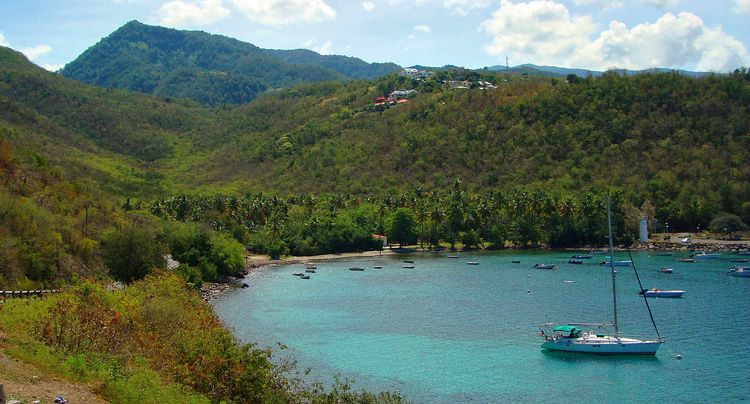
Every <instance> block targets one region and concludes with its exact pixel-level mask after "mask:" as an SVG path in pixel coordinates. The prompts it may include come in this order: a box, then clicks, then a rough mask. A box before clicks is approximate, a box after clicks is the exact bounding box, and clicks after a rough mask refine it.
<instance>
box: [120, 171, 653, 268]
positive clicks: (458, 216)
mask: <svg viewBox="0 0 750 404" xmlns="http://www.w3.org/2000/svg"><path fill="white" fill-rule="evenodd" d="M611 200H612V209H613V218H614V223H613V226H614V231H615V238H616V241H617V242H618V243H620V244H625V245H628V244H630V243H632V241H633V240H634V237H635V236H637V229H638V222H639V220H640V217H641V208H640V207H636V206H634V205H632V204H630V203H629V202H628V201H627V200H625V199H624V196H623V193H622V192H620V191H614V192H612V194H611ZM130 203H131V204H133V205H134V206H137V207H139V208H141V209H146V210H149V211H150V212H151V213H153V214H154V215H155V216H158V217H163V218H166V219H170V220H175V221H178V222H179V221H185V222H191V221H194V222H198V223H203V224H206V225H207V226H210V227H211V228H212V229H214V230H216V231H221V232H225V233H227V234H231V235H232V236H233V237H234V238H235V239H236V240H238V241H240V242H242V243H243V244H245V245H247V246H248V248H249V249H250V250H253V251H256V252H264V253H268V254H270V255H279V254H287V253H290V254H293V255H311V254H322V253H332V252H347V251H363V250H373V249H377V248H379V247H380V246H381V242H380V241H379V240H378V239H377V237H373V236H374V235H386V236H387V237H388V241H389V242H391V243H394V244H415V243H418V244H420V245H422V246H423V247H425V248H434V247H438V246H440V245H446V244H447V245H450V246H451V247H455V245H456V244H457V243H460V244H461V245H462V246H463V247H464V248H479V247H491V248H506V247H517V248H524V247H529V246H540V245H549V246H551V247H581V246H599V245H604V244H605V242H606V240H605V236H606V234H607V229H606V218H605V217H606V216H605V214H606V209H605V195H604V193H601V192H600V193H591V192H585V193H581V194H559V193H549V192H543V191H531V190H528V189H523V188H519V189H514V190H511V191H507V192H502V191H490V192H487V193H482V194H478V193H470V192H467V191H466V190H465V189H464V186H463V185H462V183H461V182H460V181H458V180H456V181H454V183H453V184H452V186H451V188H450V189H449V190H446V191H442V192H435V191H423V190H421V189H416V190H414V191H410V192H405V193H400V194H388V195H385V196H383V197H380V198H376V197H363V196H354V195H345V194H322V195H312V194H303V195H298V196H293V197H290V198H288V199H282V198H279V197H277V196H269V195H265V194H248V195H246V196H244V197H236V196H226V195H213V196H184V195H183V196H178V197H173V198H168V199H159V200H155V201H150V202H135V203H132V202H130ZM643 209H646V210H647V209H649V208H648V204H646V205H644V207H643Z"/></svg>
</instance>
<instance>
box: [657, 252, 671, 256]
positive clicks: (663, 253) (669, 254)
mask: <svg viewBox="0 0 750 404" xmlns="http://www.w3.org/2000/svg"><path fill="white" fill-rule="evenodd" d="M656 255H657V256H659V257H671V256H672V255H673V253H671V252H662V253H656Z"/></svg>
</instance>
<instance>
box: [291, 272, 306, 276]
mask: <svg viewBox="0 0 750 404" xmlns="http://www.w3.org/2000/svg"><path fill="white" fill-rule="evenodd" d="M292 275H294V276H302V275H304V274H303V273H302V272H295V273H293V274H292Z"/></svg>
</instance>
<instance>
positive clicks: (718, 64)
mask: <svg viewBox="0 0 750 404" xmlns="http://www.w3.org/2000/svg"><path fill="white" fill-rule="evenodd" d="M590 48H591V50H590V57H591V58H592V59H591V60H592V61H598V63H599V66H603V65H605V64H607V65H612V64H614V65H616V66H617V67H624V68H628V69H643V68H647V67H673V68H688V69H696V70H701V71H704V70H717V71H727V70H732V69H735V68H737V67H739V66H742V65H746V64H747V63H748V60H749V59H750V56H749V55H748V53H747V49H745V46H744V45H742V43H741V42H740V41H738V40H737V39H735V38H734V37H732V36H730V35H727V34H726V33H724V32H723V31H722V29H721V28H720V27H716V28H710V27H707V26H706V25H705V24H704V23H703V20H701V19H700V18H699V17H698V16H696V15H695V14H692V13H680V14H679V15H677V16H675V15H674V14H672V13H667V14H664V15H663V16H662V17H661V18H659V19H658V20H656V22H654V23H643V24H638V25H636V26H634V27H633V28H632V29H628V28H627V26H626V25H625V24H623V23H621V22H618V21H612V22H611V23H610V25H609V29H608V30H606V31H604V32H602V33H601V34H600V35H599V38H598V39H597V40H596V41H594V43H593V44H592V45H591V47H590Z"/></svg>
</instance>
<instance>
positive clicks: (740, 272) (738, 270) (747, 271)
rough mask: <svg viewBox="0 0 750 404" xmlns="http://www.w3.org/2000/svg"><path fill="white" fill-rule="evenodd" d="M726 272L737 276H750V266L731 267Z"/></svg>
mask: <svg viewBox="0 0 750 404" xmlns="http://www.w3.org/2000/svg"><path fill="white" fill-rule="evenodd" d="M727 273H728V274H729V275H732V276H736V277H738V278H750V267H732V269H730V270H729V272H727Z"/></svg>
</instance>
